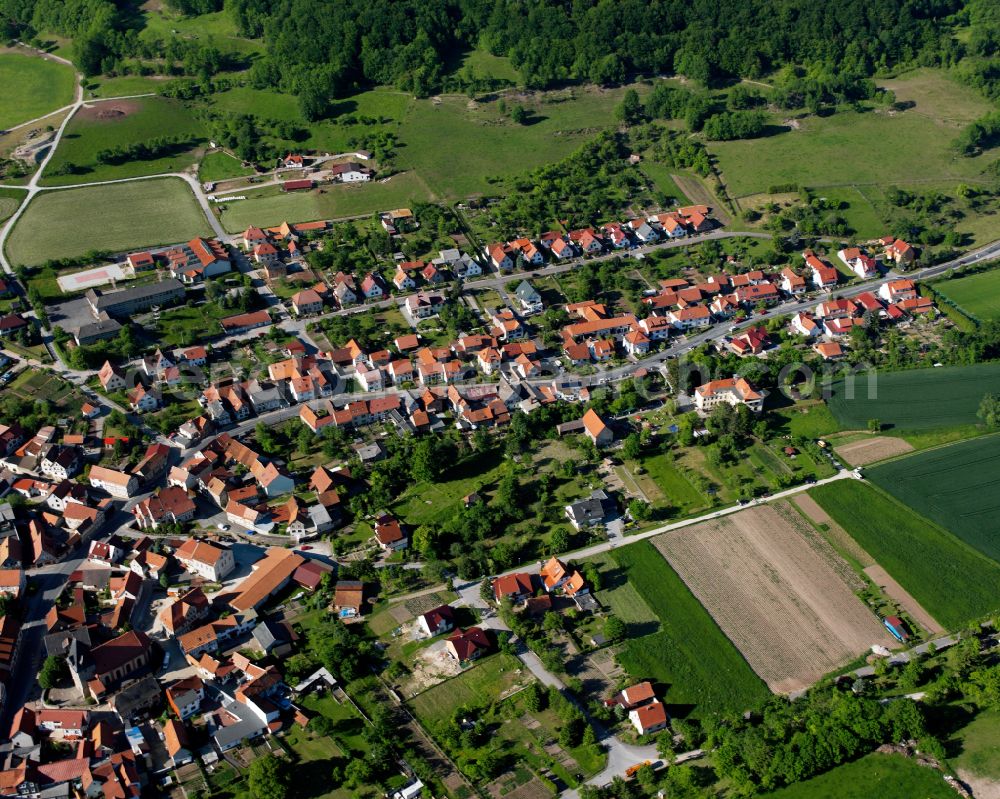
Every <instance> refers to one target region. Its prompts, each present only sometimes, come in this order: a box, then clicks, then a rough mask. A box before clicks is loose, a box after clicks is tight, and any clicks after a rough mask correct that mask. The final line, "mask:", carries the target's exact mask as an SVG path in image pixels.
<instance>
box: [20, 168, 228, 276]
mask: <svg viewBox="0 0 1000 799" xmlns="http://www.w3.org/2000/svg"><path fill="white" fill-rule="evenodd" d="M40 231H41V232H44V231H59V235H44V233H42V234H40ZM211 232H212V229H211V227H210V226H209V224H208V220H206V219H205V215H204V214H203V213H202V210H201V207H200V206H199V205H198V203H197V202H196V201H195V198H194V195H192V193H191V190H190V189H189V188H188V186H187V184H186V183H184V181H182V180H180V179H177V178H162V179H157V180H142V181H136V182H134V183H115V184H111V185H107V186H93V187H84V188H79V189H65V190H63V191H47V192H44V193H42V194H39V195H38V196H37V197H36V198H35V199H34V200H32V201H31V204H30V205H29V206H28V207H27V209H25V211H24V213H23V214H22V215H21V218H20V219H19V220H18V221H17V225H16V226H15V227H14V230H13V231H12V233H11V235H10V238H9V240H8V242H7V256H8V258H10V260H11V261H12V262H13V263H15V264H26V265H35V264H40V263H43V262H45V261H47V260H50V259H54V258H75V257H79V256H81V255H84V254H85V253H87V252H89V251H91V250H107V251H111V252H119V251H126V250H135V249H139V248H141V247H152V246H156V245H160V244H172V243H174V242H178V241H187V240H189V239H191V238H193V237H195V236H208V235H211Z"/></svg>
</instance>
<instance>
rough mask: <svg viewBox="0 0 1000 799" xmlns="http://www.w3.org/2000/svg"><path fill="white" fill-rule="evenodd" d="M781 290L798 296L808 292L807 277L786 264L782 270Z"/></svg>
mask: <svg viewBox="0 0 1000 799" xmlns="http://www.w3.org/2000/svg"><path fill="white" fill-rule="evenodd" d="M781 290H782V291H783V292H785V293H786V294H791V295H792V296H798V295H799V294H805V293H806V279H805V278H804V277H802V275H800V274H798V273H797V272H795V271H794V270H793V269H792V268H791V267H788V266H786V267H785V268H784V269H782V270H781Z"/></svg>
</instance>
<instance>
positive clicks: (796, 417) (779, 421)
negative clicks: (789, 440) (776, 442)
mask: <svg viewBox="0 0 1000 799" xmlns="http://www.w3.org/2000/svg"><path fill="white" fill-rule="evenodd" d="M771 420H772V422H773V423H774V424H775V426H776V432H778V433H779V434H780V435H788V436H799V437H802V438H809V439H817V438H822V437H823V436H828V435H830V434H831V433H836V432H837V431H838V430H840V425H839V424H838V423H837V420H836V419H834V418H833V414H832V413H830V409H829V408H828V407H827V406H826V405H825V404H824V403H823V402H820V401H816V402H803V403H798V404H796V405H794V406H792V407H791V408H781V409H779V410H775V411H772V412H771Z"/></svg>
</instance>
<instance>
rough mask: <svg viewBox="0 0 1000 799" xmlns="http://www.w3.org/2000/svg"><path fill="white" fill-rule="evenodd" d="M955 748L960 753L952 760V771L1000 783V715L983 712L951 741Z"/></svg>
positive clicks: (950, 746)
mask: <svg viewBox="0 0 1000 799" xmlns="http://www.w3.org/2000/svg"><path fill="white" fill-rule="evenodd" d="M952 747H954V748H956V749H957V750H958V751H957V753H956V754H955V756H954V757H952V758H950V763H951V766H952V768H954V769H956V770H961V771H968V772H970V773H972V774H974V775H976V776H977V777H983V778H985V779H990V780H1000V712H997V711H995V710H994V711H984V712H982V713H980V714H979V715H978V716H976V718H975V719H973V720H972V722H971V723H970V724H967V725H966V726H965V727H963V728H962V729H961V730H959V731H958V734H957V735H956V736H955V737H954V738H953V739H952V740H951V741H949V747H948V748H949V749H951V748H952Z"/></svg>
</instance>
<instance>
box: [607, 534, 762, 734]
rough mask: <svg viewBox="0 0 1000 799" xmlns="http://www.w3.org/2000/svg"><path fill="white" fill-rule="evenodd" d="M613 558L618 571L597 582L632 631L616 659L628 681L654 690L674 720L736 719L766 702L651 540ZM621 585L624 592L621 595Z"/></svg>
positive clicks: (733, 650)
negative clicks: (606, 587) (645, 682)
mask: <svg viewBox="0 0 1000 799" xmlns="http://www.w3.org/2000/svg"><path fill="white" fill-rule="evenodd" d="M610 556H611V560H612V561H613V563H614V564H615V566H616V568H615V570H614V571H612V572H610V573H607V574H606V575H605V573H604V570H602V581H604V582H610V587H611V593H612V595H613V598H612V599H611V602H610V606H611V608H612V610H613V612H615V613H616V614H621V616H622V618H623V620H624V621H626V622H627V623H628V624H629V626H630V637H629V639H628V640H627V641H626V642H625V644H624V645H623V646H622V648H621V649H620V651H619V654H618V660H619V662H620V663H621V664H622V666H623V667H624V668H625V670H626V671H628V673H629V675H630V676H631V677H632V678H634V679H636V680H642V679H651V680H653V681H654V682H655V683H657V684H658V693H659V695H660V696H661V697H662V698H663V701H664V702H665V703H666V704H667V706H668V709H669V710H670V712H671V713H672V714H673V715H681V716H683V715H687V714H688V713H691V714H693V715H694V716H698V717H705V716H707V715H711V714H713V713H724V712H741V711H743V710H745V709H746V708H747V707H751V706H752V705H754V704H756V703H757V702H759V701H761V700H762V699H763V698H765V697H766V696H767V693H768V692H767V688H766V686H765V685H764V683H763V682H762V681H761V680H760V679H759V678H758V677H757V675H755V674H754V673H753V671H752V670H751V668H750V666H749V665H747V662H746V660H744V659H743V656H742V655H741V654H740V653H739V651H738V650H737V649H736V647H734V646H733V644H732V643H731V642H730V641H729V639H727V638H726V636H725V635H724V634H723V632H722V630H720V629H719V627H718V625H717V624H716V623H715V621H713V619H712V617H711V616H710V615H709V614H708V612H707V611H706V610H705V608H703V607H702V606H701V605H700V604H699V603H698V600H697V599H696V598H695V597H694V595H693V594H692V593H691V592H690V590H688V588H687V586H685V585H684V582H683V581H682V580H681V578H680V577H679V576H678V575H677V573H676V572H675V571H674V570H673V569H672V568H671V567H670V565H669V564H668V563H667V561H666V560H664V559H663V558H662V557H660V556H659V554H658V553H657V552H656V550H655V549H654V547H653V545H652V544H651V543H650V542H649V541H640V542H637V543H635V544H631V545H629V546H626V547H623V548H621V549H616V550H613V551H612V552H611V553H610ZM622 585H627V586H628V588H627V589H621V590H618V589H617V587H618V586H622ZM599 596H603V593H602V594H599ZM649 612H652V613H653V614H654V618H653V619H650V618H649V617H648V616H647V614H648V613H649Z"/></svg>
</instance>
